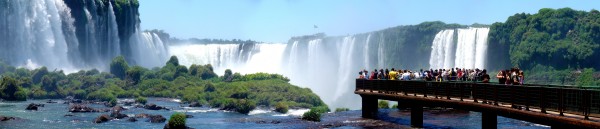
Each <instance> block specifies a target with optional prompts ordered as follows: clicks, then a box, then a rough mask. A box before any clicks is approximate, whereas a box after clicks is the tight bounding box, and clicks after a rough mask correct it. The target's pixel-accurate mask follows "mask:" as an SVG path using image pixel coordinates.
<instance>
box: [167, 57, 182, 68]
mask: <svg viewBox="0 0 600 129" xmlns="http://www.w3.org/2000/svg"><path fill="white" fill-rule="evenodd" d="M169 64H171V65H173V66H179V59H177V56H171V58H169V61H167V65H169Z"/></svg>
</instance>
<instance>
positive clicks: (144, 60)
mask: <svg viewBox="0 0 600 129" xmlns="http://www.w3.org/2000/svg"><path fill="white" fill-rule="evenodd" d="M130 41H131V49H132V50H131V51H132V57H133V60H134V63H135V64H139V65H141V66H143V67H147V68H152V67H159V66H163V65H164V64H165V62H166V61H167V60H168V58H169V50H168V48H167V46H165V44H164V43H163V41H162V40H161V39H160V37H158V35H156V34H155V33H150V32H140V31H139V30H138V31H136V33H134V35H133V36H131V39H130Z"/></svg>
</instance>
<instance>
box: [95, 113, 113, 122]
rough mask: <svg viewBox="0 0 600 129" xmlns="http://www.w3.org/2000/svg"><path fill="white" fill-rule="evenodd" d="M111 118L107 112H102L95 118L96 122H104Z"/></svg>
mask: <svg viewBox="0 0 600 129" xmlns="http://www.w3.org/2000/svg"><path fill="white" fill-rule="evenodd" d="M110 119H111V118H110V117H109V116H108V115H106V114H102V115H100V116H98V117H97V118H96V119H94V123H104V122H107V121H109V120H110Z"/></svg>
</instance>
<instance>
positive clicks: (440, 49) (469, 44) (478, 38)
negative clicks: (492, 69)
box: [429, 28, 489, 69]
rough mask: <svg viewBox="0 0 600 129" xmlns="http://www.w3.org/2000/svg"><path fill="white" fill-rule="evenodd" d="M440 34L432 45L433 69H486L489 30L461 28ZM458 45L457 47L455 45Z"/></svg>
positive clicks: (431, 61)
mask: <svg viewBox="0 0 600 129" xmlns="http://www.w3.org/2000/svg"><path fill="white" fill-rule="evenodd" d="M454 31H455V30H454V29H449V30H442V31H440V32H438V33H437V34H436V36H435V38H434V40H433V43H432V46H431V48H432V50H431V58H430V59H429V65H430V67H431V68H434V69H436V68H445V69H448V68H454V67H459V68H468V69H474V68H480V69H483V68H485V57H486V54H487V34H488V32H489V28H461V29H456V31H457V33H456V37H457V39H456V41H455V40H454V37H455V33H454ZM454 44H456V45H454Z"/></svg>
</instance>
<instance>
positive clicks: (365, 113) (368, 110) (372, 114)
mask: <svg viewBox="0 0 600 129" xmlns="http://www.w3.org/2000/svg"><path fill="white" fill-rule="evenodd" d="M361 98H362V117H363V118H372V119H375V118H377V108H378V107H377V98H375V97H371V96H362V95H361Z"/></svg>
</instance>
